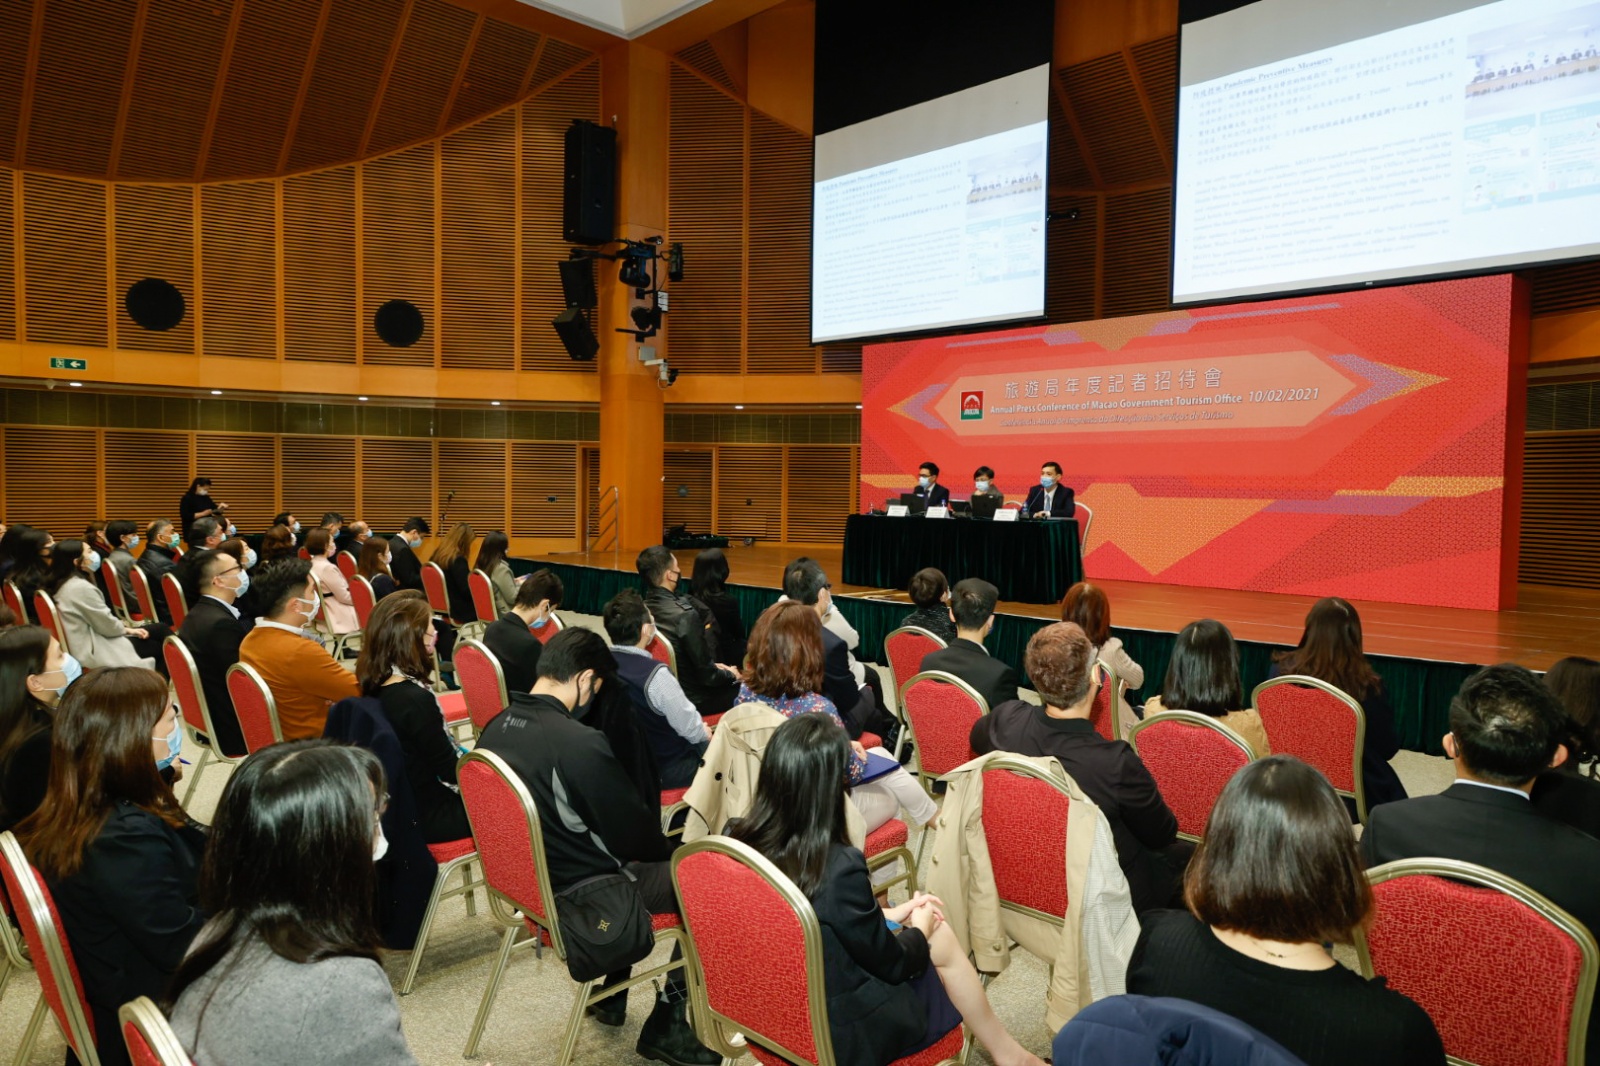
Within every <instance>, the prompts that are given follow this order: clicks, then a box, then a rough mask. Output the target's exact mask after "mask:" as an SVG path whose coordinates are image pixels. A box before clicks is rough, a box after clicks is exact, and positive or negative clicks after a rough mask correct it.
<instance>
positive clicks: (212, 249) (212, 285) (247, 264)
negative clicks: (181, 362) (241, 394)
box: [200, 181, 278, 359]
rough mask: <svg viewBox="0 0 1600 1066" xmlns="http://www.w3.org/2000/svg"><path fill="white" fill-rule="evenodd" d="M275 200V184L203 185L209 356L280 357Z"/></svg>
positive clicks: (203, 278)
mask: <svg viewBox="0 0 1600 1066" xmlns="http://www.w3.org/2000/svg"><path fill="white" fill-rule="evenodd" d="M277 202H278V196H277V189H276V188H275V187H274V186H273V184H272V183H271V182H265V181H255V182H243V183H236V184H229V185H203V186H201V187H200V233H201V237H200V243H201V247H202V248H203V249H204V251H203V253H202V257H201V260H200V280H201V284H200V291H201V294H202V300H203V303H202V307H201V310H202V317H203V319H204V323H205V327H204V336H203V337H202V338H201V339H202V343H203V345H204V350H205V354H206V355H229V356H249V357H251V358H255V359H273V358H276V356H277V354H278V315H277V305H278V248H277V232H278V208H277Z"/></svg>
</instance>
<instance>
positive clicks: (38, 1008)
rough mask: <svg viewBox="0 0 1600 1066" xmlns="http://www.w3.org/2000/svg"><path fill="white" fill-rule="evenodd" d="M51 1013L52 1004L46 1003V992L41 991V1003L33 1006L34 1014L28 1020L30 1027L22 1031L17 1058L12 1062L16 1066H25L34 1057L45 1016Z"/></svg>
mask: <svg viewBox="0 0 1600 1066" xmlns="http://www.w3.org/2000/svg"><path fill="white" fill-rule="evenodd" d="M49 1013H50V1004H48V1003H46V1002H45V998H44V992H43V991H40V993H39V1002H37V1003H35V1004H34V1005H33V1014H32V1015H30V1016H29V1018H28V1027H27V1028H26V1029H24V1030H23V1031H22V1043H21V1044H20V1045H18V1047H17V1057H16V1058H14V1059H12V1060H11V1061H12V1063H13V1064H14V1066H24V1064H25V1063H27V1061H28V1059H30V1058H32V1057H33V1046H34V1045H35V1044H37V1043H38V1042H39V1030H40V1029H42V1028H43V1027H44V1019H45V1015H47V1014H49Z"/></svg>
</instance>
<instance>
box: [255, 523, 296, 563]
mask: <svg viewBox="0 0 1600 1066" xmlns="http://www.w3.org/2000/svg"><path fill="white" fill-rule="evenodd" d="M295 524H296V525H299V523H298V522H297V523H295ZM299 554H300V551H299V548H298V546H297V545H296V544H295V540H294V534H293V533H292V532H290V527H289V526H286V525H284V524H283V523H282V522H277V523H275V524H274V525H273V526H272V528H271V529H269V530H267V532H266V533H265V534H264V535H263V536H262V538H261V561H262V562H263V563H270V562H272V561H273V560H275V559H293V558H296V557H297V556H298V555H299Z"/></svg>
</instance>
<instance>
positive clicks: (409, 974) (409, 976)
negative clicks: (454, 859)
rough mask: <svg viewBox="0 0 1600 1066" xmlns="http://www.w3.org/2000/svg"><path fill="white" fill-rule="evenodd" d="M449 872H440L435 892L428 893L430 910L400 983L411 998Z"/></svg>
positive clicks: (423, 914)
mask: <svg viewBox="0 0 1600 1066" xmlns="http://www.w3.org/2000/svg"><path fill="white" fill-rule="evenodd" d="M449 877H450V871H449V870H440V871H439V872H438V873H437V874H435V875H434V877H433V891H432V892H430V893H428V909H427V910H425V911H423V912H422V927H421V928H420V929H418V930H417V944H416V947H414V948H412V949H411V964H410V965H409V966H407V967H406V979H405V980H404V981H402V982H400V994H401V995H402V996H409V995H410V994H411V986H412V984H414V983H415V982H416V980H417V969H418V967H420V966H421V965H422V952H423V950H424V949H425V948H427V946H428V933H429V932H430V931H431V930H432V929H433V914H434V912H435V911H437V910H438V909H439V894H440V893H441V892H443V891H444V886H445V882H446V881H447V880H448V879H449Z"/></svg>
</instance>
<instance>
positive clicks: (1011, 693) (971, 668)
mask: <svg viewBox="0 0 1600 1066" xmlns="http://www.w3.org/2000/svg"><path fill="white" fill-rule="evenodd" d="M999 599H1000V590H999V589H997V588H995V587H994V586H993V585H991V584H989V583H988V582H987V581H984V580H983V579H981V578H976V577H969V578H967V579H965V580H963V581H957V582H956V587H955V588H953V589H951V590H950V617H951V618H952V619H953V620H954V621H955V624H956V639H955V640H952V641H951V642H950V644H949V646H948V647H944V648H936V649H934V650H933V651H930V652H929V653H928V654H926V655H924V656H923V657H922V666H921V669H923V670H943V671H944V672H945V673H947V674H954V675H956V676H957V677H959V678H960V679H961V680H963V681H965V682H966V683H967V684H969V685H971V686H972V687H973V688H975V689H977V690H978V695H980V696H982V697H983V700H984V702H985V703H987V704H988V705H989V709H990V710H991V711H992V710H994V709H995V708H996V707H998V706H1000V705H1001V704H1002V703H1007V702H1010V701H1011V700H1014V699H1016V698H1017V672H1016V671H1015V670H1013V669H1011V667H1009V666H1007V665H1006V664H1005V663H1003V662H1001V661H1000V660H999V659H996V658H994V657H993V656H991V655H990V654H989V652H988V650H987V649H985V648H984V646H983V639H984V638H985V637H987V636H988V635H989V631H990V630H991V629H993V628H994V605H995V604H996V603H997V602H998V601H999Z"/></svg>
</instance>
